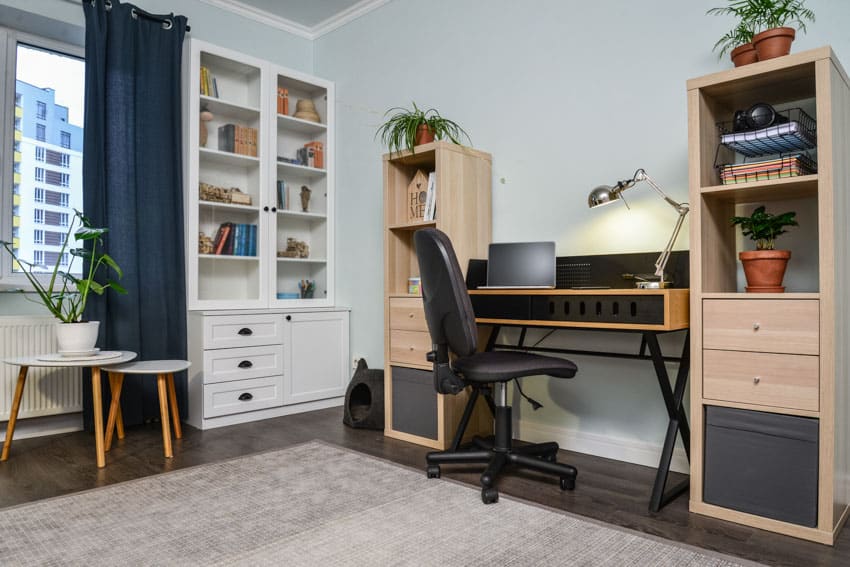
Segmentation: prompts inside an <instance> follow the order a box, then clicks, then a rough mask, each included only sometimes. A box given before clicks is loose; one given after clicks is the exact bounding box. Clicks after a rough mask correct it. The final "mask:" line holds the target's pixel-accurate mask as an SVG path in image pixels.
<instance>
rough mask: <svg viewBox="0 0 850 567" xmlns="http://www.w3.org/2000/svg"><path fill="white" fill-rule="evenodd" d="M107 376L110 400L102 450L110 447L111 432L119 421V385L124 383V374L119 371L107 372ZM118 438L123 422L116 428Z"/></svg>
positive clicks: (120, 437)
mask: <svg viewBox="0 0 850 567" xmlns="http://www.w3.org/2000/svg"><path fill="white" fill-rule="evenodd" d="M107 376H109V390H110V392H111V394H112V402H111V403H110V404H109V418H108V419H107V420H106V437H105V439H104V442H103V445H104V450H105V451H109V449H111V448H112V434H113V433H114V432H115V425H116V422H118V423H120V421H121V420H120V411H121V387H122V386H123V385H124V374H123V373H121V372H107ZM118 438H119V439H123V438H124V427H123V424H122V425H121V426H119V428H118Z"/></svg>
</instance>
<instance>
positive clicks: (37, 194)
mask: <svg viewBox="0 0 850 567" xmlns="http://www.w3.org/2000/svg"><path fill="white" fill-rule="evenodd" d="M32 200H33V202H34V203H44V187H36V188H34V189H33V192H32Z"/></svg>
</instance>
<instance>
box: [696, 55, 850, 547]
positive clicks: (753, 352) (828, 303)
mask: <svg viewBox="0 0 850 567" xmlns="http://www.w3.org/2000/svg"><path fill="white" fill-rule="evenodd" d="M759 102H765V103H769V104H771V105H774V106H775V107H777V108H780V109H782V108H790V107H803V108H808V109H809V111H810V112H811V113H813V115H814V118H815V120H816V140H817V154H816V157H817V173H814V174H808V175H801V176H796V177H782V178H777V179H762V180H756V181H748V182H743V183H738V184H733V185H723V184H721V178H720V175H719V174H718V172H717V170H716V168H715V160H716V159H717V156H718V144H719V142H720V134H719V131H718V128H717V123H719V122H723V121H731V120H732V117H733V115H734V113H735V111H736V110H740V109H747V108H748V107H750V106H751V105H753V104H754V103H759ZM688 116H689V171H690V174H689V178H690V202H691V219H690V222H691V325H692V343H691V344H692V347H691V368H692V376H693V379H692V381H691V423H692V427H693V431H692V445H691V447H692V451H691V499H690V509H691V511H693V512H697V513H700V514H705V515H709V516H714V517H717V518H722V519H725V520H730V521H733V522H738V523H741V524H746V525H750V526H755V527H758V528H762V529H766V530H771V531H775V532H779V533H783V534H786V535H791V536H795V537H799V538H803V539H808V540H813V541H817V542H821V543H826V544H830V545H831V544H833V543H834V541H835V538H836V535H837V533H838V530H839V529H840V528H841V526H842V525H843V523H844V521H845V520H846V516H847V512H848V502H850V491H849V489H848V474H850V462H848V459H850V455H848V449H850V447H848V434H849V433H850V429H848V426H849V425H850V424H848V407H849V406H850V384H848V354H847V344H848V339H850V335H848V305H847V301H848V299H847V298H848V291H849V290H848V267H850V264H848V260H850V259H848V246H849V245H850V239H848V228H847V224H848V223H847V215H848V212H850V210H848V191H850V162H848V160H847V156H848V151H850V148H849V147H848V145H847V140H848V136H850V86H848V78H847V74H846V73H845V72H844V70H843V68H842V67H841V64H840V63H839V62H838V61H837V60H836V58H835V55H834V54H833V53H832V50H831V49H830V48H829V47H823V48H820V49H815V50H811V51H806V52H803V53H799V54H795V55H789V56H786V57H780V58H777V59H772V60H769V61H764V62H759V63H755V64H752V65H747V66H744V67H739V68H736V69H733V70H730V71H725V72H721V73H716V74H712V75H708V76H705V77H701V78H697V79H692V80H690V81H688ZM720 151H721V152H726V151H727V150H726V149H725V148H721V150H720ZM721 159H722V160H731V159H734V156H733V155H731V153H728V154H726V155H722V156H721ZM737 161H740V158H738V160H737ZM791 199H793V200H795V201H794V202H795V203H796V204H797V205H800V204H802V206H806V207H808V208H809V209H811V210H814V211H816V215H817V218H816V220H814V221H811V222H806V223H803V222H801V225H800V226H799V227H798V228H795V229H794V232H795V233H797V236H796V238H798V239H800V238H804V239H808V240H809V241H814V242H816V243H817V251H816V257H815V258H799V257H792V258H791V261H790V264H789V267H788V274H786V282H789V281H790V282H808V283H805V284H796V285H789V287H788V288H787V289H786V293H779V294H761V293H759V294H753V293H745V292H744V289H743V284H742V282H741V278H740V277H739V276H738V265H739V263H738V258H737V252H739V251H740V250H741V248H742V242H741V239H740V237H738V238H736V235H737V234H738V232H739V231H738V230H737V228H734V227H732V226H731V225H730V217H732V216H733V215H734V214H736V207H737V208H738V210H739V211H740V209H741V208H742V207H744V206H752V205H756V204H765V205H767V208H768V210H769V211H772V212H777V213H778V212H783V211H785V210H788V207H787V204H786V203H783V201H787V200H791ZM738 214H740V213H738ZM783 238H784V237H783ZM779 244H780V246H779V247H780V248H781V247H782V246H781V244H782V240H780V241H779ZM801 271H803V272H804V273H800V272H801ZM718 408H719V409H720V412H727V413H725V414H724V413H718ZM730 410H731V411H730ZM712 415H727V416H728V415H733V416H734V419H733V421H738V422H739V423H744V422H749V421H752V422H753V423H756V422H763V423H767V424H774V425H775V424H779V425H776V427H773V429H771V428H769V427H768V428H765V427H762V428H761V430H760V432H759V433H756V432H755V430H751V431H747V427H741V429H740V430H737V431H736V433H735V436H733V437H731V438H730V437H723V435H727V434H728V430H727V433H723V434H720V433H721V432H720V429H722V428H720V429H718V428H716V427H715V426H714V424H713V423H712V417H711V416H712ZM804 430H806V431H810V432H811V433H810V434H806V435H803V434H802V433H801V432H803V431H804ZM712 436H715V437H712ZM811 436H813V438H814V443H811V440H812V438H811ZM719 439H726V440H730V439H731V441H730V442H728V443H725V444H724V443H717V442H716V441H717V440H719ZM803 439H805V440H806V441H807V442H808V445H810V446H811V451H810V456H809V457H805V456H803V457H799V458H796V457H795V458H793V459H791V460H790V462H789V465H790V467H789V468H788V469H785V470H780V471H776V470H771V467H770V466H769V465H767V464H766V463H769V462H775V460H778V461H779V462H781V461H782V459H785V458H788V454H790V453H787V452H785V450H784V449H782V450H773V449H770V448H769V447H772V446H774V445H775V446H777V447H789V448H790V447H798V446H800V445H801V444H803V443H802V441H801V440H803ZM742 440H743V441H742ZM739 443H741V444H740V447H739V449H734V448H733V449H732V450H731V453H729V454H731V455H733V456H734V454H735V451H738V450H740V448H742V447H744V446H745V445H746V443H751V445H750V446H749V447H748V449H747V450H743V451H741V454H742V456H743V457H744V458H742V459H740V460H738V461H737V462H734V460H730V459H729V458H728V456H729V455H726V456H725V457H724V456H723V454H724V453H725V452H726V450H727V449H728V448H729V447H734V446H738V445H739ZM795 450H796V449H795ZM803 453H804V452H801V454H803ZM753 454H760V455H761V458H762V459H763V460H762V461H761V462H755V460H753V459H752V458H751V455H753ZM774 468H775V467H774ZM774 475H778V476H774ZM789 475H799V476H800V478H801V479H805V478H807V475H808V478H810V479H811V482H800V483H799V484H794V486H792V487H790V489H789V490H788V491H786V492H785V494H784V495H782V496H781V497H780V498H775V497H768V496H762V492H761V488H762V487H764V486H765V485H768V484H771V483H772V482H773V480H774V479H776V480H779V482H780V485H781V482H782V481H781V479H782V478H783V476H784V477H788V476H789ZM715 481H722V482H724V483H725V485H723V486H720V487H719V490H718V491H717V492H718V493H720V494H721V497H720V500H722V493H724V492H726V493H735V492H736V491H737V492H738V493H742V494H744V497H741V498H738V499H736V500H730V501H728V502H725V503H724V502H721V503H718V502H716V501H713V499H716V498H717V497H716V496H714V495H713V494H714V493H713V492H712V496H711V497H709V492H711V491H710V490H709V483H710V482H715ZM748 486H752V488H753V490H752V491H749V490H748ZM712 490H713V489H712ZM803 490H811V495H810V496H807V497H804V496H802V493H801V492H800V491H803ZM730 491H731V492H730ZM764 494H767V492H765V493H764ZM792 500H794V501H796V502H800V503H802V506H803V507H804V508H805V507H807V506H808V507H810V512H811V515H810V518H811V520H810V521H809V522H808V523H807V522H805V521H797V520H794V519H779V518H781V517H782V515H783V514H784V512H776V510H777V509H779V510H780V511H781V510H784V509H785V508H786V507H787V506H786V505H787V504H788V503H790V502H791V501H792ZM759 507H762V508H763V509H764V511H763V512H762V511H759V510H758V508H759ZM791 516H794V514H791Z"/></svg>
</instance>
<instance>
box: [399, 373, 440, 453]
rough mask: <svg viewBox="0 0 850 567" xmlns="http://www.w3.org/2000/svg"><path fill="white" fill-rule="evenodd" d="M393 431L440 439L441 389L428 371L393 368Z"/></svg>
mask: <svg viewBox="0 0 850 567" xmlns="http://www.w3.org/2000/svg"><path fill="white" fill-rule="evenodd" d="M392 381H393V430H395V431H402V432H404V433H410V434H412V435H419V436H420V437H427V438H428V439H436V438H437V392H436V391H435V390H434V378H433V376H432V374H431V372H429V371H428V370H416V369H414V368H404V367H403V366H393V367H392Z"/></svg>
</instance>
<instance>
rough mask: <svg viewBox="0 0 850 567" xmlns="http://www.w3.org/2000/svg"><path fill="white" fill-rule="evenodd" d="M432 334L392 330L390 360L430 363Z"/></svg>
mask: <svg viewBox="0 0 850 567" xmlns="http://www.w3.org/2000/svg"><path fill="white" fill-rule="evenodd" d="M430 351H431V335H429V334H428V333H423V332H421V331H398V330H391V331H390V360H391V361H392V362H400V363H402V364H429V362H428V361H427V360H425V355H426V354H428V352H430Z"/></svg>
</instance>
